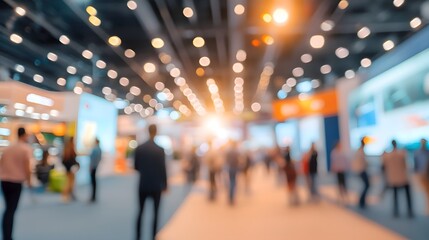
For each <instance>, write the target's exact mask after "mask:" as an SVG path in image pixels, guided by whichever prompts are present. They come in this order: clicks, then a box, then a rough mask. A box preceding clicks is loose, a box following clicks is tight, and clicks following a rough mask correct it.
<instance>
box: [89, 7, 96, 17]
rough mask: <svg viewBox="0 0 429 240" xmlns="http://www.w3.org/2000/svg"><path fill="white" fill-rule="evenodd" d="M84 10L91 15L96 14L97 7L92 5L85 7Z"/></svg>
mask: <svg viewBox="0 0 429 240" xmlns="http://www.w3.org/2000/svg"><path fill="white" fill-rule="evenodd" d="M86 12H87V13H88V14H89V15H91V16H94V15H97V9H95V7H93V6H88V7H86Z"/></svg>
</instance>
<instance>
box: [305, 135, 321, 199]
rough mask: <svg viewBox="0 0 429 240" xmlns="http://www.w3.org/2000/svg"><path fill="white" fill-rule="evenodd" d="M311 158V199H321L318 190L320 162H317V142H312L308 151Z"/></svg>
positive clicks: (309, 168)
mask: <svg viewBox="0 0 429 240" xmlns="http://www.w3.org/2000/svg"><path fill="white" fill-rule="evenodd" d="M308 156H309V160H308V174H309V176H310V179H309V180H310V182H309V183H310V195H311V200H318V199H319V192H318V191H317V170H318V164H317V158H318V153H317V150H316V144H315V143H312V144H311V148H310V150H309V152H308Z"/></svg>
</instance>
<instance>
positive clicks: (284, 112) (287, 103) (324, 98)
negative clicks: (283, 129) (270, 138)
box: [273, 89, 338, 121]
mask: <svg viewBox="0 0 429 240" xmlns="http://www.w3.org/2000/svg"><path fill="white" fill-rule="evenodd" d="M337 113H338V102H337V92H336V91H335V89H332V90H327V91H323V92H319V93H316V94H309V95H304V96H302V95H301V97H293V98H290V99H286V100H279V101H274V102H273V117H274V119H276V120H277V121H285V120H287V119H290V118H300V117H305V116H309V115H317V114H319V115H324V116H330V115H336V114H337Z"/></svg>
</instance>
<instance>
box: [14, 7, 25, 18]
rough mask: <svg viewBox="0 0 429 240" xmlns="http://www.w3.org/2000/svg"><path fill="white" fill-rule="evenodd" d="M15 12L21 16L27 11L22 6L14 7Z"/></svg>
mask: <svg viewBox="0 0 429 240" xmlns="http://www.w3.org/2000/svg"><path fill="white" fill-rule="evenodd" d="M15 12H16V14H18V15H19V16H21V17H22V16H25V14H26V13H27V11H25V9H24V8H22V7H16V8H15Z"/></svg>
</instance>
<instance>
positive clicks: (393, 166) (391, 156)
mask: <svg viewBox="0 0 429 240" xmlns="http://www.w3.org/2000/svg"><path fill="white" fill-rule="evenodd" d="M392 147H393V150H392V151H391V152H390V153H387V154H386V156H385V167H386V177H387V182H388V184H389V187H390V188H391V189H392V190H393V216H394V217H395V218H396V217H399V202H398V191H399V190H400V189H404V190H405V196H406V198H407V208H408V217H410V218H413V217H414V213H413V205H412V199H411V192H410V183H409V180H408V169H407V161H406V159H407V153H406V152H405V150H402V149H398V144H397V142H396V140H392Z"/></svg>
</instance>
